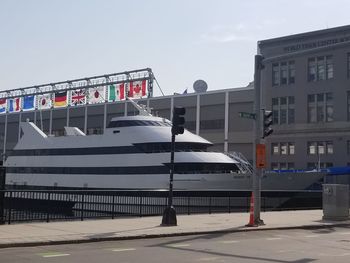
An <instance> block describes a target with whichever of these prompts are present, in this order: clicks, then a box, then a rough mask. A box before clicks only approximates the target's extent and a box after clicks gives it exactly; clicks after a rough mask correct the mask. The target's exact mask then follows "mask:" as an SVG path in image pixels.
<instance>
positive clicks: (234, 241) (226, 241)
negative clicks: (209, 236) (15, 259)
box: [219, 240, 239, 244]
mask: <svg viewBox="0 0 350 263" xmlns="http://www.w3.org/2000/svg"><path fill="white" fill-rule="evenodd" d="M219 243H222V244H234V243H239V241H238V240H224V241H220V242H219Z"/></svg>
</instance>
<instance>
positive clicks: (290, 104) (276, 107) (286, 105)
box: [272, 96, 295, 124]
mask: <svg viewBox="0 0 350 263" xmlns="http://www.w3.org/2000/svg"><path fill="white" fill-rule="evenodd" d="M294 103H295V101H294V97H292V96H289V97H279V98H272V120H273V124H291V123H294V121H295V112H294V107H295V105H294Z"/></svg>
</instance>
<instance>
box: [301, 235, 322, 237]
mask: <svg viewBox="0 0 350 263" xmlns="http://www.w3.org/2000/svg"><path fill="white" fill-rule="evenodd" d="M319 236H320V235H308V236H304V237H307V238H314V237H319Z"/></svg>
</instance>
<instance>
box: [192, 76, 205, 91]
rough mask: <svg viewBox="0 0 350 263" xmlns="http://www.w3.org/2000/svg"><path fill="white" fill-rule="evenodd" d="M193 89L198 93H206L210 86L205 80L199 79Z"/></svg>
mask: <svg viewBox="0 0 350 263" xmlns="http://www.w3.org/2000/svg"><path fill="white" fill-rule="evenodd" d="M193 89H194V91H195V92H197V93H199V92H206V91H207V89H208V84H207V83H206V82H205V81H204V80H201V79H199V80H196V81H195V82H194V83H193Z"/></svg>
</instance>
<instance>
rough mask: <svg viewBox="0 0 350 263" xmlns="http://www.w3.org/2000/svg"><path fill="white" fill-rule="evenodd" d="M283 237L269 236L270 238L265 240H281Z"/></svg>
mask: <svg viewBox="0 0 350 263" xmlns="http://www.w3.org/2000/svg"><path fill="white" fill-rule="evenodd" d="M281 239H282V238H281V237H269V238H266V239H265V240H269V241H273V240H281Z"/></svg>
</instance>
